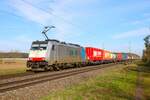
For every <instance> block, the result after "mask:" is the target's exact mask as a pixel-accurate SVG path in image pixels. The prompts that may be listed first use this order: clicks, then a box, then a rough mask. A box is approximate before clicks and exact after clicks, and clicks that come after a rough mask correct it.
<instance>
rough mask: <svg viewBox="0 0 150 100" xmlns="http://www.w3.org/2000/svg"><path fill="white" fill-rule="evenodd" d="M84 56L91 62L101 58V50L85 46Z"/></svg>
mask: <svg viewBox="0 0 150 100" xmlns="http://www.w3.org/2000/svg"><path fill="white" fill-rule="evenodd" d="M85 50H86V58H87V59H88V60H89V61H91V62H97V61H102V60H103V50H102V49H98V48H93V47H86V48H85Z"/></svg>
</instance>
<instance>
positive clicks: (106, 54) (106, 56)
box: [103, 50, 112, 61]
mask: <svg viewBox="0 0 150 100" xmlns="http://www.w3.org/2000/svg"><path fill="white" fill-rule="evenodd" d="M103 60H104V61H108V60H112V58H111V52H110V51H106V50H104V52H103Z"/></svg>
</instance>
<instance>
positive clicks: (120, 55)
mask: <svg viewBox="0 0 150 100" xmlns="http://www.w3.org/2000/svg"><path fill="white" fill-rule="evenodd" d="M115 54H116V55H117V58H116V61H122V53H115Z"/></svg>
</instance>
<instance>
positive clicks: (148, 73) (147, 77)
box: [140, 66, 150, 100]
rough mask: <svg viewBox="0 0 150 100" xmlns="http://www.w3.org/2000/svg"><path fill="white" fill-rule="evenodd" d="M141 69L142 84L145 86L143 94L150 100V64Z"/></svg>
mask: <svg viewBox="0 0 150 100" xmlns="http://www.w3.org/2000/svg"><path fill="white" fill-rule="evenodd" d="M140 69H141V72H140V73H141V77H142V79H143V80H142V81H141V85H142V88H143V92H144V93H143V94H144V97H145V99H146V100H150V66H142V67H140Z"/></svg>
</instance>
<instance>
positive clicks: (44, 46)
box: [31, 43, 47, 50]
mask: <svg viewBox="0 0 150 100" xmlns="http://www.w3.org/2000/svg"><path fill="white" fill-rule="evenodd" d="M46 49H47V44H46V43H44V44H43V43H33V44H32V46H31V50H46Z"/></svg>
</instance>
